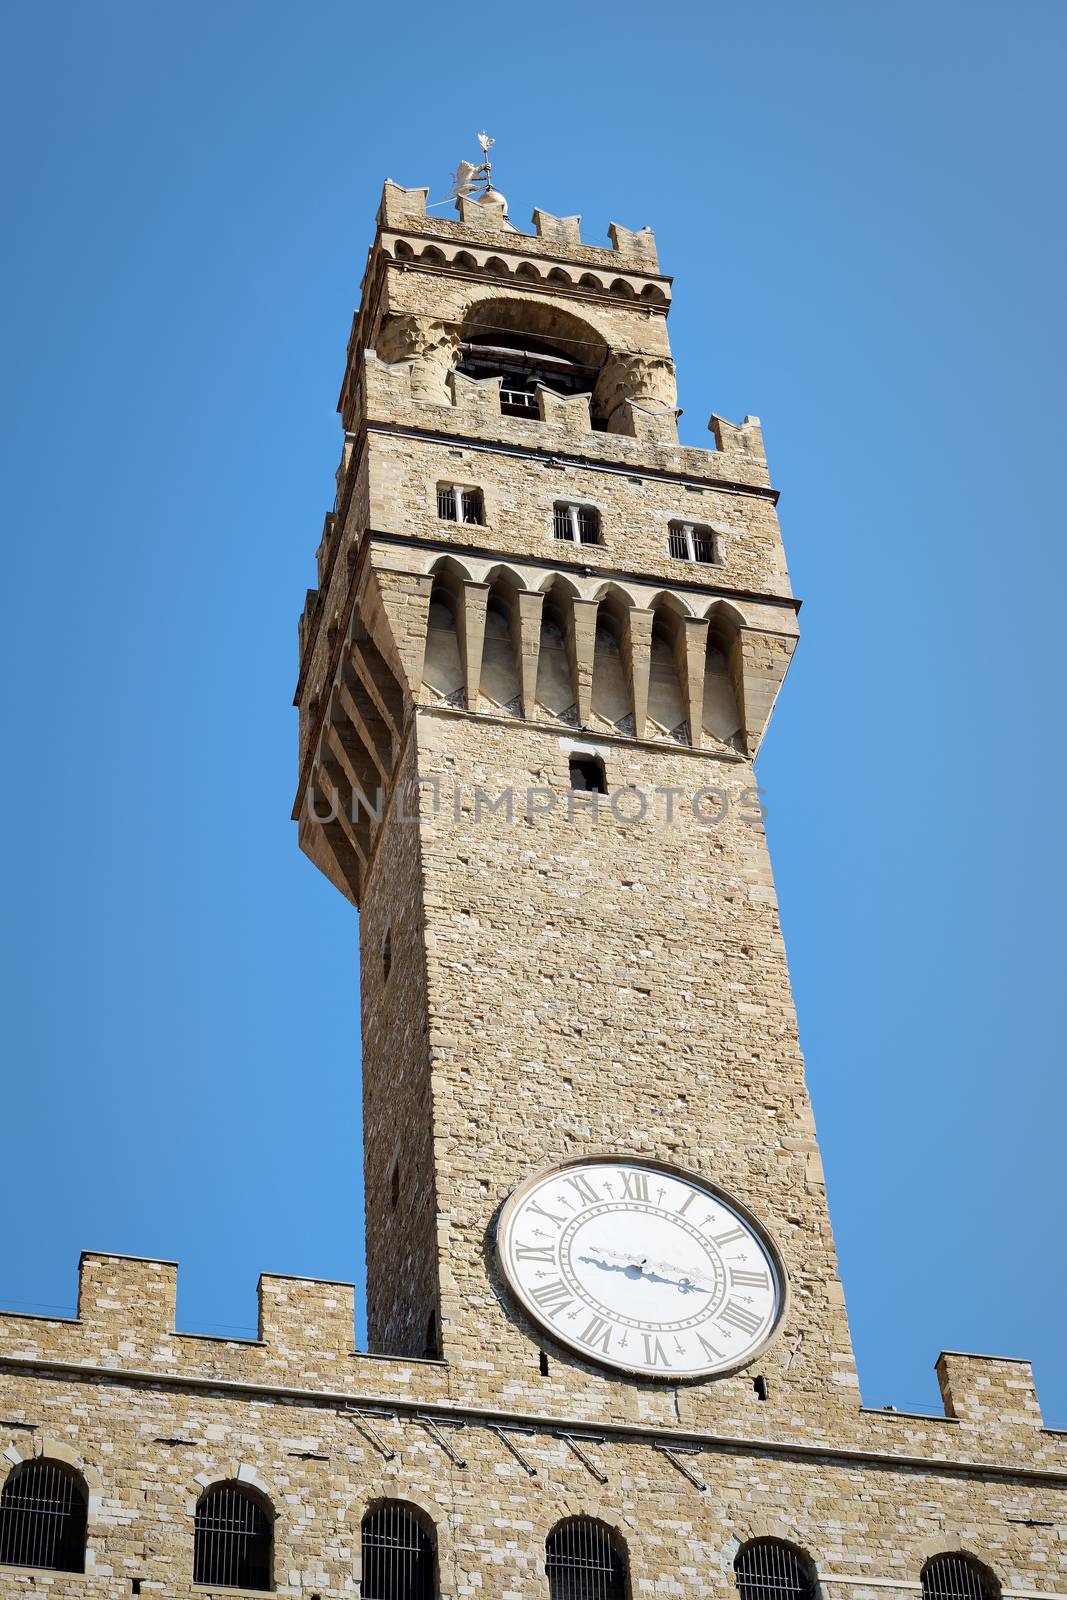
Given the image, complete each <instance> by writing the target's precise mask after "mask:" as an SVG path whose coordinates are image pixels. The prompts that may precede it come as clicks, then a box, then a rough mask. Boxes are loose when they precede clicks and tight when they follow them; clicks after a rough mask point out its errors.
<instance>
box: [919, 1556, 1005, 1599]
mask: <svg viewBox="0 0 1067 1600" xmlns="http://www.w3.org/2000/svg"><path fill="white" fill-rule="evenodd" d="M922 1586H923V1600H998V1596H999V1594H1000V1585H999V1584H998V1583H997V1580H996V1579H995V1578H994V1576H993V1574H992V1573H991V1572H990V1570H989V1568H988V1567H986V1566H983V1565H982V1563H981V1562H980V1561H976V1560H975V1558H974V1557H973V1556H969V1555H967V1554H966V1553H965V1552H964V1551H962V1550H952V1551H949V1553H948V1554H947V1555H943V1556H933V1557H932V1558H931V1559H930V1560H929V1561H928V1562H927V1563H926V1565H925V1567H924V1568H923V1570H922Z"/></svg>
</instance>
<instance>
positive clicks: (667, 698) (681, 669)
mask: <svg viewBox="0 0 1067 1600" xmlns="http://www.w3.org/2000/svg"><path fill="white" fill-rule="evenodd" d="M685 670H686V667H685V626H684V624H683V622H682V620H681V617H680V616H679V614H678V612H677V611H676V610H675V609H674V608H673V607H672V606H668V605H657V606H656V607H655V608H654V610H653V612H652V640H651V645H650V651H649V664H648V717H649V721H650V722H651V723H653V724H654V726H653V727H652V729H651V732H652V733H653V734H659V735H661V736H664V737H666V738H669V739H674V740H676V741H678V742H679V743H680V744H688V743H689V742H690V729H689V721H688V717H687V714H686V707H685V695H684V687H683V686H684V683H685Z"/></svg>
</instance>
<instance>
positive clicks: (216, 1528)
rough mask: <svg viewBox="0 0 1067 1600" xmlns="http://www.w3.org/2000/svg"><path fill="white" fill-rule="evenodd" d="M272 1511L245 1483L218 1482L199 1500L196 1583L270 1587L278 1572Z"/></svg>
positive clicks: (194, 1550) (194, 1576) (195, 1561)
mask: <svg viewBox="0 0 1067 1600" xmlns="http://www.w3.org/2000/svg"><path fill="white" fill-rule="evenodd" d="M273 1545H274V1540H273V1534H272V1529H271V1516H270V1510H269V1508H268V1506H267V1504H266V1502H265V1501H264V1500H263V1499H262V1497H261V1496H260V1495H258V1494H257V1493H256V1492H255V1491H254V1490H252V1489H249V1488H248V1487H247V1486H246V1485H245V1484H243V1483H217V1484H215V1485H214V1487H213V1488H211V1489H205V1490H204V1493H203V1494H202V1495H201V1496H200V1499H199V1500H198V1501H197V1503H196V1519H195V1524H194V1533H193V1582H194V1583H210V1584H215V1585H217V1586H218V1587H219V1588H221V1589H270V1588H271V1587H272V1584H273V1576H274V1549H273Z"/></svg>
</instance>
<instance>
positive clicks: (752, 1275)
mask: <svg viewBox="0 0 1067 1600" xmlns="http://www.w3.org/2000/svg"><path fill="white" fill-rule="evenodd" d="M770 1281H771V1279H770V1274H769V1273H766V1272H742V1271H741V1269H740V1267H731V1268H730V1283H731V1285H733V1284H735V1283H736V1284H741V1285H743V1286H744V1287H745V1288H746V1289H766V1288H768V1287H769V1285H770Z"/></svg>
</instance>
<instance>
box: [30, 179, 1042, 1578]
mask: <svg viewBox="0 0 1067 1600" xmlns="http://www.w3.org/2000/svg"><path fill="white" fill-rule="evenodd" d="M468 176H469V174H468ZM478 187H479V185H478V184H477V183H471V182H468V183H467V184H466V192H465V193H464V195H463V197H462V198H461V199H460V201H459V216H458V219H456V220H446V219H442V218H441V217H439V216H437V215H435V214H432V213H429V212H427V209H426V191H425V190H422V189H402V188H399V187H398V186H397V185H395V184H393V183H387V184H386V185H385V189H384V193H383V196H382V202H381V208H380V210H379V213H378V222H377V228H376V230H375V234H374V241H373V244H372V246H371V249H370V252H369V255H368V259H367V267H366V272H365V275H364V279H363V287H362V295H361V302H360V306H359V310H358V311H357V313H356V317H355V320H354V322H353V325H352V333H351V337H350V339H349V343H348V352H347V359H346V363H345V371H344V381H343V384H342V389H341V400H340V410H341V415H342V420H343V425H344V446H343V453H342V459H341V463H340V467H339V469H338V473H337V493H336V499H335V502H334V507H333V510H332V511H331V512H330V513H329V515H328V516H327V517H326V520H325V525H324V527H323V533H322V539H321V542H320V544H319V549H318V581H317V585H316V587H315V588H314V589H312V590H310V591H309V592H308V595H307V602H306V605H305V607H304V611H303V615H302V617H301V620H300V630H299V632H300V667H299V677H298V683H297V692H296V703H297V705H298V707H299V716H300V751H299V780H298V789H297V796H296V804H295V809H294V816H295V818H296V819H297V821H298V824H299V839H300V844H301V847H302V848H303V850H304V851H305V852H306V853H307V855H308V856H309V857H310V858H311V860H312V861H313V862H315V864H316V865H317V866H318V867H319V868H320V869H321V870H322V871H323V872H324V873H325V874H326V875H327V876H328V877H329V879H330V880H331V882H332V883H334V884H335V885H336V886H337V888H338V889H339V890H340V891H341V893H342V894H344V895H345V896H346V897H347V898H348V899H349V900H350V901H351V902H352V903H353V905H354V906H357V907H358V908H359V936H360V981H361V991H362V1036H363V1094H364V1128H365V1165H366V1211H367V1215H366V1226H367V1256H368V1289H367V1294H368V1308H367V1309H368V1319H369V1326H370V1345H371V1348H370V1351H369V1352H365V1351H357V1350H355V1349H354V1347H353V1314H354V1304H353V1289H352V1286H351V1285H349V1284H337V1283H320V1282H316V1281H313V1280H307V1279H294V1278H289V1277H283V1276H280V1275H277V1274H270V1273H265V1274H264V1275H263V1276H262V1277H261V1279H260V1284H259V1321H258V1330H257V1336H256V1337H255V1338H254V1339H253V1338H247V1339H241V1338H236V1337H233V1336H232V1335H227V1336H224V1337H208V1336H205V1335H203V1334H198V1333H194V1332H185V1331H180V1330H178V1329H177V1327H176V1320H175V1304H176V1268H175V1266H174V1264H173V1263H171V1262H167V1261H156V1260H151V1261H143V1260H133V1259H129V1258H127V1257H124V1256H120V1255H114V1254H100V1253H93V1252H87V1253H86V1254H85V1255H84V1256H83V1258H82V1262H81V1267H80V1274H79V1297H78V1310H77V1315H76V1316H75V1317H71V1318H65V1317H60V1316H56V1315H54V1314H52V1315H49V1316H44V1317H30V1316H16V1315H12V1314H0V1600H8V1597H9V1596H10V1597H13V1596H20V1597H21V1596H26V1595H34V1594H48V1595H49V1596H50V1597H51V1600H104V1597H107V1600H112V1597H118V1596H126V1595H129V1594H131V1593H132V1594H145V1595H147V1594H156V1595H158V1596H160V1597H163V1596H166V1597H168V1600H194V1597H198V1600H205V1596H211V1595H217V1594H218V1593H220V1592H228V1593H233V1592H235V1591H236V1592H240V1593H244V1594H249V1593H262V1592H264V1591H274V1592H276V1593H278V1594H284V1595H289V1596H303V1597H305V1600H356V1597H358V1600H436V1597H442V1600H471V1597H473V1596H484V1597H485V1600H516V1597H519V1596H521V1597H523V1600H640V1597H642V1596H651V1595H653V1594H656V1595H659V1594H662V1595H669V1596H684V1597H691V1600H708V1597H711V1596H715V1597H718V1600H889V1595H888V1593H887V1592H888V1591H901V1592H902V1593H903V1594H904V1595H907V1596H909V1597H912V1600H1067V1572H1065V1568H1067V1549H1065V1547H1064V1544H1063V1540H1062V1532H1063V1527H1064V1521H1065V1516H1067V1512H1065V1510H1064V1490H1065V1489H1067V1436H1065V1435H1063V1434H1062V1433H1057V1432H1056V1431H1054V1430H1051V1429H1046V1428H1045V1427H1044V1426H1043V1424H1042V1419H1041V1413H1040V1409H1039V1407H1038V1402H1037V1396H1036V1393H1035V1390H1034V1384H1033V1379H1032V1376H1031V1373H1030V1368H1029V1364H1028V1363H1027V1362H1026V1361H1024V1360H1016V1359H1010V1360H1009V1359H1002V1358H997V1357H991V1356H977V1355H964V1354H958V1353H951V1352H946V1353H943V1354H942V1355H941V1357H940V1358H939V1360H938V1363H937V1374H938V1378H939V1381H940V1386H941V1392H942V1395H943V1398H944V1414H943V1415H942V1414H938V1415H936V1416H934V1415H930V1416H927V1415H908V1414H905V1413H901V1412H897V1411H893V1410H886V1411H871V1410H868V1409H866V1408H864V1406H863V1405H862V1402H861V1399H860V1394H859V1388H858V1382H857V1375H856V1367H855V1362H854V1359H853V1354H852V1347H851V1341H850V1337H849V1329H848V1323H847V1320H846V1316H845V1305H844V1295H843V1293H842V1288H841V1283H840V1279H839V1277H838V1270H837V1263H836V1259H835V1253H834V1245H833V1237H832V1234H831V1229H830V1220H829V1215H828V1212H827V1206H826V1195H825V1191H824V1187H823V1177H822V1168H821V1164H820V1160H819V1151H818V1144H817V1141H816V1136H815V1128H814V1123H813V1120H812V1114H811V1107H810V1103H809V1099H808V1093H807V1089H806V1087H805V1081H804V1072H803V1063H802V1060H801V1055H800V1050H799V1046H798V1042H797V1028H796V1018H795V1015H794V1009H793V1002H792V997H791V993H790V985H789V974H788V970H787V966H786V958H785V952H784V949H783V944H782V937H781V930H780V926H779V920H778V910H777V904H776V899H775V891H774V883H773V879H772V876H771V870H770V864H769V861H768V857H767V848H766V841H765V838H764V832H763V826H762V818H761V814H760V808H759V802H758V794H757V791H756V779H755V776H754V772H753V762H754V759H755V757H756V755H757V752H758V750H759V747H760V743H761V740H762V739H763V737H764V735H765V733H766V730H767V725H768V722H769V719H770V715H771V711H772V709H773V707H774V704H775V700H776V697H777V694H778V690H779V688H780V687H781V684H782V681H783V679H784V676H785V672H786V668H787V666H788V664H789V661H790V657H791V655H792V652H793V649H794V647H795V645H796V639H797V623H796V616H797V602H796V600H795V599H794V597H793V594H792V590H791V587H790V582H789V575H788V570H787V567H786V563H785V557H784V554H783V550H782V543H781V538H780V534H779V528H778V519H777V514H776V509H775V508H776V498H777V497H776V492H775V490H774V489H773V488H772V486H771V484H770V481H769V477H768V472H767V464H766V461H765V458H764V453H763V444H762V439H761V434H760V427H759V423H758V421H757V420H756V419H755V418H753V417H746V418H745V419H744V421H743V422H742V423H739V424H734V423H730V422H727V421H725V420H724V419H722V418H721V417H718V416H714V415H713V416H712V418H711V430H712V433H713V434H714V448H709V449H707V450H698V449H693V448H691V447H687V446H683V445H681V444H679V441H678V429H677V415H678V413H677V409H676V403H675V383H674V366H673V360H672V356H671V351H670V344H669V341H668V337H667V318H668V312H669V309H670V301H671V281H670V279H669V278H668V277H666V276H665V275H664V274H663V273H662V272H661V271H660V266H659V262H658V259H657V254H656V246H655V241H654V239H653V237H652V234H651V233H650V232H649V231H648V230H647V229H642V230H640V231H638V232H631V231H630V230H628V229H626V228H622V227H619V226H613V227H612V228H611V229H610V230H609V233H610V241H611V244H610V248H607V247H603V248H602V247H599V246H593V245H589V244H587V243H584V242H583V240H582V239H581V237H580V234H579V228H578V218H577V217H555V216H550V215H549V214H548V213H547V212H544V211H535V212H534V215H533V232H532V233H526V232H522V231H520V230H519V229H518V228H516V227H515V226H513V225H512V223H511V222H510V220H509V218H508V216H507V213H506V208H505V205H504V202H503V200H502V197H501V196H499V195H498V194H496V192H495V191H494V190H492V189H491V188H490V187H489V184H488V177H487V174H486V181H485V182H484V183H483V184H482V185H481V189H482V193H480V194H478V193H477V192H476V191H477V189H478ZM709 443H710V441H709ZM305 1070H306V1072H307V1076H308V1080H309V1089H310V1092H313V1074H314V1064H313V1063H310V1064H308V1065H307V1067H306V1069H305ZM282 1132H283V1134H284V1130H282ZM283 1176H284V1162H283V1161H282V1162H277V1161H276V1162H274V1163H272V1164H271V1167H270V1169H269V1171H267V1170H265V1181H272V1182H276V1181H282V1179H283ZM250 1203H252V1200H251V1199H250ZM943 1226H944V1227H945V1228H947V1229H950V1228H951V1219H950V1218H946V1219H944V1221H943Z"/></svg>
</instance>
